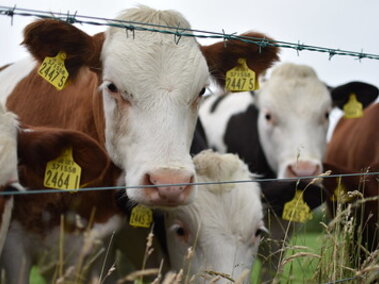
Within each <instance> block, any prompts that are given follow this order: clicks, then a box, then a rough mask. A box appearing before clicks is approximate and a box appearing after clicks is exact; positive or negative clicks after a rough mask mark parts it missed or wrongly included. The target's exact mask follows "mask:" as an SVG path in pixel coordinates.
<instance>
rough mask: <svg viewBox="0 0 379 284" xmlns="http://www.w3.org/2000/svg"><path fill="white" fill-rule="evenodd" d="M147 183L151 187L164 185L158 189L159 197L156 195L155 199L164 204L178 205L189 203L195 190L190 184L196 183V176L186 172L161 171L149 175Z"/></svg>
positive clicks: (174, 170)
mask: <svg viewBox="0 0 379 284" xmlns="http://www.w3.org/2000/svg"><path fill="white" fill-rule="evenodd" d="M147 181H148V182H149V183H150V184H151V185H164V186H157V187H156V191H157V193H158V195H154V196H155V198H158V199H160V200H161V202H162V203H163V204H164V203H167V205H170V204H172V205H178V204H184V203H187V202H188V199H189V196H190V195H191V192H192V190H193V185H192V184H188V183H192V182H193V181H194V175H193V174H192V173H190V172H188V171H184V170H177V169H159V170H156V171H154V172H150V173H148V174H147ZM157 201H158V202H159V200H157Z"/></svg>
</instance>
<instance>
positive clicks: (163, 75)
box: [0, 6, 278, 206]
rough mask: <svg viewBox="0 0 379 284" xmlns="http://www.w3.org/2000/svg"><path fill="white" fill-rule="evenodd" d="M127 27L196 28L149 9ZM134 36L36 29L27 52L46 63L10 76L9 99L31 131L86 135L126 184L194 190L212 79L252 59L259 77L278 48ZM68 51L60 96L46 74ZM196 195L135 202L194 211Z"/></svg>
mask: <svg viewBox="0 0 379 284" xmlns="http://www.w3.org/2000/svg"><path fill="white" fill-rule="evenodd" d="M117 19H118V20H126V21H137V22H149V23H151V24H159V25H167V26H174V27H177V26H178V25H179V24H180V28H184V29H189V28H190V25H189V24H188V22H187V20H186V19H184V18H183V17H182V15H180V14H179V13H178V12H175V11H156V10H153V9H150V8H148V7H144V6H142V7H138V8H133V9H129V10H126V11H124V12H123V13H122V14H120V16H119V17H118V18H117ZM133 34H134V36H132V35H131V33H129V36H127V34H126V32H125V30H124V29H120V28H116V27H111V28H109V29H108V30H107V31H106V32H105V33H100V34H97V35H95V36H89V35H87V34H85V33H84V32H82V31H80V30H79V29H77V28H76V27H74V26H72V25H70V24H68V23H66V22H62V21H57V20H39V21H36V22H34V23H32V24H30V25H29V26H27V28H26V29H25V39H24V42H23V44H24V45H25V46H26V47H27V48H28V50H29V51H30V53H31V54H32V55H33V57H34V58H35V59H36V61H37V62H35V61H34V60H25V61H22V62H19V63H16V64H13V65H11V66H9V67H7V68H6V69H5V70H3V71H2V72H1V73H0V81H1V82H2V84H1V87H0V88H1V89H0V93H2V94H3V97H2V98H1V100H2V101H5V102H6V104H7V106H8V108H9V109H10V110H12V111H14V112H15V113H17V114H18V115H19V116H20V120H21V121H22V122H24V123H27V124H30V125H33V126H48V127H61V128H65V129H72V130H78V131H81V132H84V133H86V134H88V135H90V136H91V137H93V138H94V139H96V140H97V141H98V142H100V144H102V145H104V147H106V149H107V153H108V154H109V156H110V157H111V159H112V161H113V163H115V164H116V165H117V166H118V167H120V168H121V169H122V170H123V171H124V172H125V184H126V185H146V184H147V185H159V184H172V183H189V182H192V181H194V180H195V172H194V166H193V163H192V160H191V157H190V155H189V148H190V145H191V140H192V136H193V132H194V127H195V122H196V118H197V113H198V107H199V103H200V100H201V99H200V97H201V96H202V94H203V93H204V91H205V88H206V87H207V86H208V84H209V80H210V76H211V75H214V77H215V78H216V80H217V81H218V82H219V83H220V84H221V85H223V84H224V80H225V79H224V74H225V72H226V71H227V70H229V69H231V68H233V67H235V65H236V64H237V61H238V58H246V59H247V62H248V65H249V66H250V68H252V69H253V70H254V71H255V72H256V73H258V74H259V73H261V72H262V71H264V70H265V69H266V68H268V67H269V66H270V65H271V64H272V63H273V62H274V61H276V60H277V52H278V49H277V48H275V47H267V48H263V49H261V48H259V47H258V46H256V45H253V44H248V43H243V42H241V41H237V40H228V41H225V42H219V43H216V44H213V45H210V46H200V45H199V44H198V43H197V42H196V40H195V39H194V38H190V37H182V38H181V40H180V41H179V42H177V41H175V40H174V36H173V35H167V34H161V33H153V32H145V31H135V32H134V33H133ZM245 35H246V36H254V37H259V38H266V36H265V35H263V34H259V33H247V34H245ZM60 51H63V52H65V53H66V54H67V58H66V60H65V65H66V67H67V69H68V71H69V73H70V80H69V85H68V86H67V87H66V88H65V89H64V90H63V91H60V92H58V91H57V90H55V88H54V87H53V86H51V85H50V84H48V83H47V82H46V81H44V80H43V79H42V78H40V77H39V76H38V75H37V73H36V68H37V67H38V66H39V65H40V62H41V61H42V60H43V59H44V58H45V57H46V56H56V55H57V54H58V52H60ZM3 82H4V84H3ZM192 192H193V186H191V185H187V186H166V187H155V188H142V189H137V188H129V189H127V195H128V196H129V197H130V198H131V199H133V200H135V201H137V202H140V203H143V204H146V205H154V206H176V205H180V204H186V203H188V202H190V201H191V199H192Z"/></svg>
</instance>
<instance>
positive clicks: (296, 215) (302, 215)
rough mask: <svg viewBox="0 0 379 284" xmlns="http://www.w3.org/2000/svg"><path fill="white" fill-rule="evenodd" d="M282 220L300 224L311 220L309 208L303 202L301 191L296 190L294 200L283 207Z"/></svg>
mask: <svg viewBox="0 0 379 284" xmlns="http://www.w3.org/2000/svg"><path fill="white" fill-rule="evenodd" d="M282 218H283V219H284V220H288V221H292V222H301V223H304V222H305V221H308V220H311V219H312V211H311V208H309V206H308V204H307V203H305V202H304V200H303V193H302V191H300V190H296V193H295V196H294V198H293V199H292V200H291V201H288V202H287V203H286V204H285V205H284V209H283V215H282Z"/></svg>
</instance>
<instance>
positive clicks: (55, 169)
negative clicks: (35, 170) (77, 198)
mask: <svg viewBox="0 0 379 284" xmlns="http://www.w3.org/2000/svg"><path fill="white" fill-rule="evenodd" d="M81 172H82V169H81V168H80V166H79V165H78V164H77V163H75V161H74V158H73V156H72V147H69V148H67V149H65V150H64V151H63V152H62V154H61V155H60V156H59V157H58V158H56V159H54V160H51V161H49V162H48V163H47V164H46V169H45V178H44V181H43V185H44V186H46V187H49V188H56V189H65V190H70V189H71V190H72V189H78V188H79V186H80V176H81Z"/></svg>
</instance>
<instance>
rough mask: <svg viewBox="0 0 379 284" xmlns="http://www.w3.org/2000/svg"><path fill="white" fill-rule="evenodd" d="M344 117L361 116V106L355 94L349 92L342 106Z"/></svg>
mask: <svg viewBox="0 0 379 284" xmlns="http://www.w3.org/2000/svg"><path fill="white" fill-rule="evenodd" d="M343 111H344V113H345V116H344V117H345V118H359V117H362V116H363V106H362V104H361V103H360V102H359V101H358V100H357V96H356V95H355V94H350V97H349V100H348V102H347V103H346V104H345V105H344V106H343Z"/></svg>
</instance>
